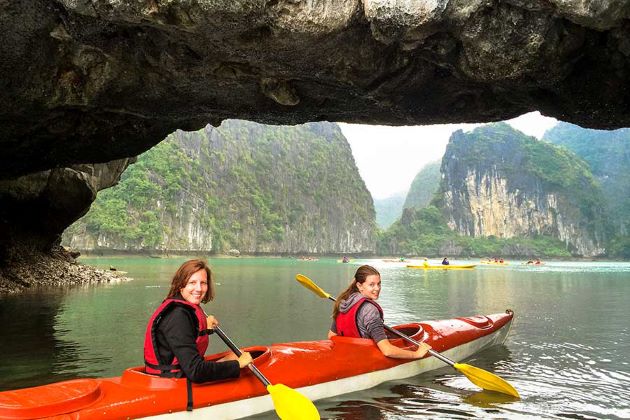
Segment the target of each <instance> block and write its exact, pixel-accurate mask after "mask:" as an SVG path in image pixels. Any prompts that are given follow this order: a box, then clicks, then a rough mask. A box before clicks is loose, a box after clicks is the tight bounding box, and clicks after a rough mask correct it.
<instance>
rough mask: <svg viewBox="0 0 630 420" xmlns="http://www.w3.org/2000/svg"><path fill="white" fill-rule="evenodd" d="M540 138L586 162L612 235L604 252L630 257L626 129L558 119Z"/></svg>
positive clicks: (629, 166) (629, 132)
mask: <svg viewBox="0 0 630 420" xmlns="http://www.w3.org/2000/svg"><path fill="white" fill-rule="evenodd" d="M543 140H545V141H548V142H550V143H553V144H556V145H559V146H563V147H565V148H566V149H568V150H570V151H572V152H573V153H575V154H576V155H578V156H580V157H581V158H582V159H584V160H585V161H586V162H587V163H588V165H589V166H590V168H591V171H592V172H593V175H594V176H595V177H596V178H597V179H598V180H599V182H600V183H601V185H602V189H603V191H604V200H605V204H606V208H607V213H608V220H609V221H610V224H611V229H612V232H611V235H612V236H613V239H612V240H611V243H610V246H609V247H608V248H609V249H608V255H609V256H613V257H622V258H628V257H630V129H628V128H623V129H620V130H614V131H604V130H592V129H585V128H582V127H579V126H577V125H573V124H569V123H564V122H561V123H559V124H557V125H556V126H555V127H553V128H552V129H550V130H548V131H547V132H546V133H545V135H544V136H543ZM624 244H625V245H624Z"/></svg>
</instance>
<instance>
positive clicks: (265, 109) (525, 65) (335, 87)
mask: <svg viewBox="0 0 630 420" xmlns="http://www.w3.org/2000/svg"><path fill="white" fill-rule="evenodd" d="M629 14H630V6H629V5H628V3H627V2H623V1H612V0H609V1H606V0H602V1H583V0H527V1H522V0H511V1H499V0H473V1H471V0H452V1H447V0H424V1H417V2H409V1H402V0H364V1H358V0H354V1H340V0H334V1H333V0H321V1H297V0H280V1H268V0H222V1H221V0H198V1H184V0H171V1H155V0H126V1H120V0H94V1H87V0H57V1H50V0H15V1H6V0H5V1H0V33H1V34H2V37H3V40H2V41H3V42H2V43H0V80H2V85H1V89H0V132H1V133H2V136H0V148H1V149H2V154H1V155H0V156H1V157H0V177H4V178H7V177H15V176H19V175H25V174H28V173H32V172H37V171H41V170H47V169H51V168H53V167H60V166H67V165H70V164H76V163H95V162H107V161H110V160H114V159H120V158H124V157H129V156H136V155H137V154H139V153H140V152H142V151H144V150H146V149H147V148H149V147H151V146H152V145H154V144H156V143H158V142H159V141H161V140H162V139H164V138H165V137H166V136H167V135H168V134H169V133H171V132H173V131H175V129H178V128H179V129H185V130H193V129H200V128H202V127H203V126H205V125H206V124H207V123H208V122H210V123H212V124H213V125H215V126H218V125H219V124H220V122H221V121H222V120H224V119H227V118H240V119H248V120H254V121H259V122H263V123H290V124H293V123H301V122H308V121H320V120H329V121H347V122H363V123H381V124H407V125H410V124H430V123H438V122H464V121H466V122H472V121H479V122H482V121H496V120H501V119H506V118H508V117H514V116H517V115H519V114H522V113H525V112H527V111H531V110H535V109H538V110H540V111H541V112H542V113H543V114H545V115H549V116H554V117H557V118H559V119H561V120H564V121H569V122H574V123H578V124H580V125H582V126H589V127H599V128H613V127H621V126H627V125H630V112H628V111H629V110H628V102H627V97H628V86H629V85H630V84H629V83H628V82H629V80H628V79H629V61H628V57H629V56H630V29H629V27H628V24H627V18H628V16H629Z"/></svg>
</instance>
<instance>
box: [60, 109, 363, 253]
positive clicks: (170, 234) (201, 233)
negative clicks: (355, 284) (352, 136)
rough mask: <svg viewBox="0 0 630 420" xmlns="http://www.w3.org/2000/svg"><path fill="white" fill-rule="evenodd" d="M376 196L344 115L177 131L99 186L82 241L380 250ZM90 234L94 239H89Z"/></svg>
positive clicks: (133, 246) (127, 245) (122, 245)
mask: <svg viewBox="0 0 630 420" xmlns="http://www.w3.org/2000/svg"><path fill="white" fill-rule="evenodd" d="M374 233H375V225H374V209H373V205H372V199H371V197H370V195H369V192H368V191H367V189H366V187H365V185H364V183H363V181H362V179H361V178H360V176H359V174H358V170H357V168H356V165H355V164H354V159H353V158H352V153H351V150H350V147H349V145H348V144H347V141H346V140H345V138H344V137H343V134H342V133H341V130H340V129H339V127H338V126H337V125H335V124H330V123H313V124H305V125H301V126H295V127H284V126H264V125H260V124H255V123H250V122H245V121H235V120H230V121H225V122H224V123H223V124H222V125H221V126H220V127H218V128H214V127H211V126H208V127H206V128H205V129H202V130H200V131H197V132H183V131H177V132H175V133H173V134H172V135H170V136H169V137H168V138H167V139H166V140H165V141H163V142H161V143H160V144H158V145H157V146H155V147H154V148H152V149H151V150H149V151H148V152H146V153H145V154H143V155H141V156H140V157H139V158H138V161H137V163H135V164H134V165H132V166H130V167H129V169H127V171H126V172H125V173H124V174H123V176H122V179H121V182H120V183H119V185H117V186H116V187H113V188H111V189H109V190H105V191H103V192H101V193H99V196H98V198H97V200H96V201H95V202H94V204H93V206H92V209H91V210H90V211H89V212H88V214H87V215H86V216H84V217H83V218H82V219H81V220H80V221H79V222H77V224H75V225H73V226H72V227H71V228H70V229H69V231H68V232H67V233H66V239H67V240H68V242H73V246H76V247H77V248H86V247H88V248H89V243H90V242H91V243H93V244H94V245H93V247H94V248H115V249H129V250H141V249H145V250H152V249H166V250H198V249H202V250H212V251H225V250H228V249H231V248H237V249H239V250H241V251H242V252H253V253H257V252H263V253H291V252H295V253H304V252H371V251H373V246H374V245H373V243H374V238H373V235H374ZM81 244H84V245H83V246H81Z"/></svg>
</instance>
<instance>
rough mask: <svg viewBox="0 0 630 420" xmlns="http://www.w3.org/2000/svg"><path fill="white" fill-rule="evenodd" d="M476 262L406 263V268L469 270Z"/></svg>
mask: <svg viewBox="0 0 630 420" xmlns="http://www.w3.org/2000/svg"><path fill="white" fill-rule="evenodd" d="M476 266H477V264H466V265H441V264H440V265H408V266H407V268H418V269H424V270H471V269H473V268H475V267H476Z"/></svg>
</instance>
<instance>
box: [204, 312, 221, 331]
mask: <svg viewBox="0 0 630 420" xmlns="http://www.w3.org/2000/svg"><path fill="white" fill-rule="evenodd" d="M206 323H207V324H208V328H210V329H212V328H214V327H216V326H217V325H219V321H217V319H216V318H215V317H214V315H208V317H207V318H206Z"/></svg>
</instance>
